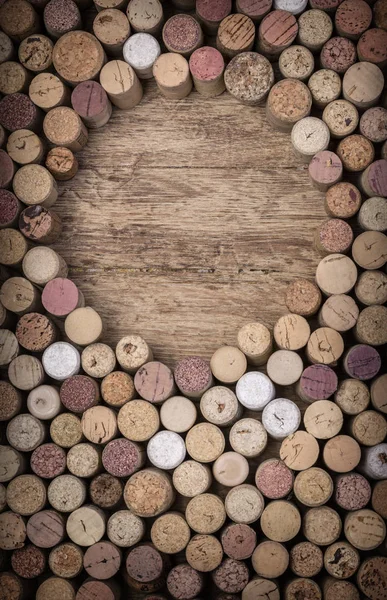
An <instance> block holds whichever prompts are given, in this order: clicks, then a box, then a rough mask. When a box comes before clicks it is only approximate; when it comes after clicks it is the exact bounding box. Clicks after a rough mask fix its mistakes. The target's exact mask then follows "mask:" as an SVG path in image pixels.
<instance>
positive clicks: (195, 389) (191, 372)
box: [174, 356, 213, 399]
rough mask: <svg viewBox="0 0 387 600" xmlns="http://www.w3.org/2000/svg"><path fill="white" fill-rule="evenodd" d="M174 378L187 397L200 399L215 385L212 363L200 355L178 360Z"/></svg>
mask: <svg viewBox="0 0 387 600" xmlns="http://www.w3.org/2000/svg"><path fill="white" fill-rule="evenodd" d="M174 378H175V382H176V385H177V387H178V388H179V390H180V392H181V393H182V394H183V395H184V396H186V397H187V398H192V399H199V398H201V396H202V395H203V393H204V392H206V390H208V388H210V387H211V386H212V385H213V377H212V373H211V369H210V364H209V362H208V361H207V360H204V359H203V358H200V357H199V356H189V357H187V358H183V359H182V360H180V361H178V362H177V364H176V366H175V369H174Z"/></svg>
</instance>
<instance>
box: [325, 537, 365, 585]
mask: <svg viewBox="0 0 387 600" xmlns="http://www.w3.org/2000/svg"><path fill="white" fill-rule="evenodd" d="M359 564H360V556H359V553H358V551H357V550H356V549H355V548H354V547H353V546H351V544H348V542H344V541H341V542H335V543H334V544H332V545H331V546H329V547H328V548H327V549H326V550H325V552H324V567H325V569H326V570H327V571H328V573H329V575H331V576H332V577H335V578H337V579H348V577H352V576H353V575H354V574H355V573H356V571H357V570H358V568H359Z"/></svg>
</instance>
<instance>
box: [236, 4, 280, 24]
mask: <svg viewBox="0 0 387 600" xmlns="http://www.w3.org/2000/svg"><path fill="white" fill-rule="evenodd" d="M272 4H273V1H272V0H237V1H236V9H237V12H238V13H242V14H244V15H247V16H248V17H250V19H252V20H253V21H254V22H259V21H261V20H262V19H263V17H265V16H266V15H267V13H268V12H270V9H271V7H272Z"/></svg>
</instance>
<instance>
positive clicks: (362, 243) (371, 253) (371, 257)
mask: <svg viewBox="0 0 387 600" xmlns="http://www.w3.org/2000/svg"><path fill="white" fill-rule="evenodd" d="M352 257H353V259H354V261H355V262H356V263H357V264H358V265H359V266H360V267H362V268H363V269H369V270H373V269H380V268H382V267H383V266H384V265H385V263H386V260H387V237H386V236H385V235H384V234H383V233H381V232H380V231H366V232H364V233H361V234H360V235H359V236H358V237H357V238H356V239H355V241H354V243H353V245H352Z"/></svg>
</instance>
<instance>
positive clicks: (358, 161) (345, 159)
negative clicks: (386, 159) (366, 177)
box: [336, 135, 375, 172]
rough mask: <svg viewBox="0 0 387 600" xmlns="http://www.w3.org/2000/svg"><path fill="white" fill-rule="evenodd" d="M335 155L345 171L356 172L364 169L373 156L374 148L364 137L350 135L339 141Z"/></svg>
mask: <svg viewBox="0 0 387 600" xmlns="http://www.w3.org/2000/svg"><path fill="white" fill-rule="evenodd" d="M336 152H337V155H338V157H339V158H340V159H341V162H342V163H343V167H344V169H346V170H347V171H352V172H358V171H363V170H364V169H366V168H367V167H368V166H369V165H370V164H371V163H372V161H373V160H374V158H375V148H374V146H373V144H372V142H370V140H368V139H367V138H366V137H364V136H362V135H350V136H349V137H347V138H344V139H343V140H341V141H340V143H339V145H338V146H337V150H336Z"/></svg>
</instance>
